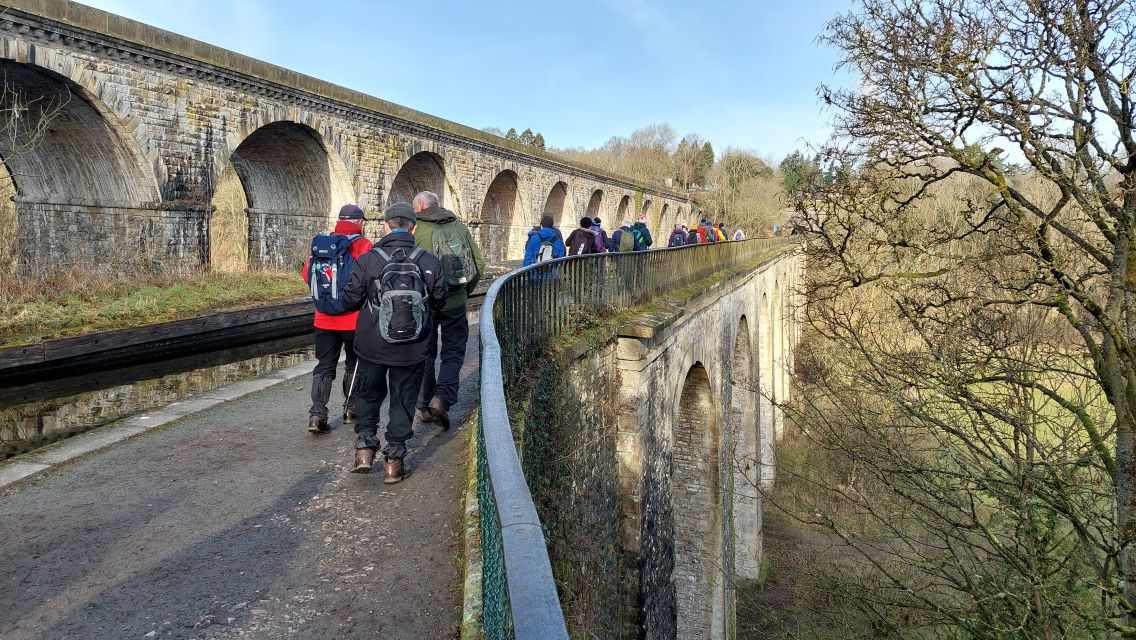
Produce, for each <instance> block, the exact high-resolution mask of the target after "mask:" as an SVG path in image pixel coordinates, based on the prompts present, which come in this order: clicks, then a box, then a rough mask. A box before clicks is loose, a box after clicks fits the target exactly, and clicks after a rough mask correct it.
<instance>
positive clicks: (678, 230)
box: [667, 224, 686, 247]
mask: <svg viewBox="0 0 1136 640" xmlns="http://www.w3.org/2000/svg"><path fill="white" fill-rule="evenodd" d="M684 245H686V233H685V232H683V230H682V225H681V224H676V225H675V228H674V231H672V232H671V237H670V238H669V239H667V247H681V246H684Z"/></svg>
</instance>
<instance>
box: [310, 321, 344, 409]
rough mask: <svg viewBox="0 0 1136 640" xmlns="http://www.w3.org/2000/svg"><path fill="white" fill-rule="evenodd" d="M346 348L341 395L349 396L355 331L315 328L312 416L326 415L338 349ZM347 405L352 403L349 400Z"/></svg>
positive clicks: (337, 362)
mask: <svg viewBox="0 0 1136 640" xmlns="http://www.w3.org/2000/svg"><path fill="white" fill-rule="evenodd" d="M340 348H344V349H346V350H347V368H346V369H345V370H344V376H343V397H344V398H347V397H350V396H351V374H352V373H353V372H354V370H355V332H354V331H332V330H330V329H318V328H317V329H316V359H317V360H319V364H317V365H316V368H315V370H313V371H312V408H311V410H310V411H309V412H308V413H310V414H311V415H313V416H323V417H325V418H326V417H327V401H328V399H329V398H331V383H332V382H333V381H334V380H335V369H336V367H338V366H339V349H340ZM348 405H349V406H351V405H354V402H353V401H349V402H348Z"/></svg>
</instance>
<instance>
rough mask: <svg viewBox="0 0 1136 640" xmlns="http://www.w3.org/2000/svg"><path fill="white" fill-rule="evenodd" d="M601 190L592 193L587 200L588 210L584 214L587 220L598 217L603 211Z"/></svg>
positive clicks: (602, 193)
mask: <svg viewBox="0 0 1136 640" xmlns="http://www.w3.org/2000/svg"><path fill="white" fill-rule="evenodd" d="M603 198H604V192H603V189H596V190H595V191H593V192H592V197H591V198H589V199H588V209H587V211H586V212H585V213H586V214H587V216H588V217H589V218H596V217H599V215H600V213H601V212H602V211H603Z"/></svg>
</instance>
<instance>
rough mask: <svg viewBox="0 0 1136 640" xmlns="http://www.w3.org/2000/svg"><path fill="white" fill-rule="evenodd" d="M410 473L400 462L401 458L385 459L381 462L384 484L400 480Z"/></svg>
mask: <svg viewBox="0 0 1136 640" xmlns="http://www.w3.org/2000/svg"><path fill="white" fill-rule="evenodd" d="M409 475H410V469H408V468H407V467H406V465H405V464H404V463H403V462H402V458H398V459H396V460H391V459H390V458H387V461H386V462H384V463H383V482H384V483H386V484H394V483H396V482H402V481H403V480H405V479H406V478H407V477H408V476H409Z"/></svg>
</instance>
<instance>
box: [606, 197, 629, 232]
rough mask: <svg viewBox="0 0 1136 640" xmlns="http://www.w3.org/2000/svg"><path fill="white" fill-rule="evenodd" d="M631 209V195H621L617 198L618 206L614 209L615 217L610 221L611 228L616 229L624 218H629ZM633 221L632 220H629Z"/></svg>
mask: <svg viewBox="0 0 1136 640" xmlns="http://www.w3.org/2000/svg"><path fill="white" fill-rule="evenodd" d="M630 211H631V196H623V197H622V198H620V199H619V207H617V208H616V210H615V217H616V219H615V220H614V221H613V222H612V223H611V228H612V229H616V228H618V227H619V225H621V224H623V221H624V220H629V219H630V218H629V217H628V214H629V213H630ZM631 222H634V220H631Z"/></svg>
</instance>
